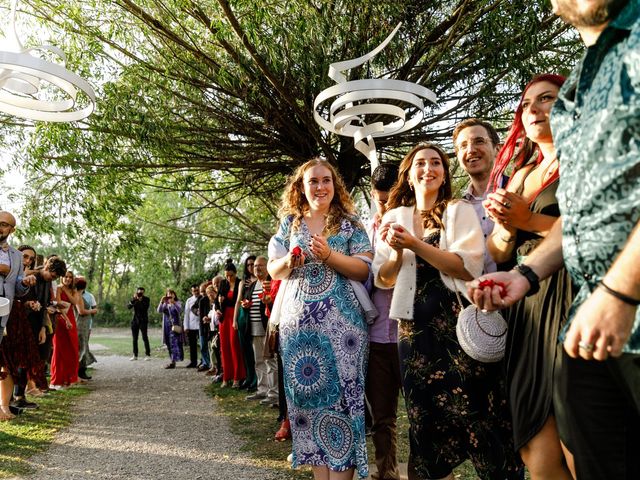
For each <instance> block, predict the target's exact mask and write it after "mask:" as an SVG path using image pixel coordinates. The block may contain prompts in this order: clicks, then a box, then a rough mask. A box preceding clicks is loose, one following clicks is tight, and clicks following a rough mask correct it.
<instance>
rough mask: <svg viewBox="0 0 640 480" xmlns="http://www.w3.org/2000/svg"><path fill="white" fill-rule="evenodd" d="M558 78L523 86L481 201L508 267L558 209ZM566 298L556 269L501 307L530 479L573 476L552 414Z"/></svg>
mask: <svg viewBox="0 0 640 480" xmlns="http://www.w3.org/2000/svg"><path fill="white" fill-rule="evenodd" d="M563 82H564V78H563V77H561V76H559V75H540V76H538V77H536V78H534V79H533V80H532V81H531V82H530V83H529V84H528V85H527V87H526V88H525V90H524V93H523V94H522V99H521V100H520V104H519V106H518V109H517V110H516V116H515V119H514V122H513V125H512V126H511V129H510V131H509V134H508V136H507V140H506V141H505V145H504V147H503V148H502V149H501V150H500V152H499V153H498V157H497V159H496V164H495V167H494V170H493V172H492V175H491V179H492V183H493V184H495V179H498V178H500V177H501V176H502V174H503V173H505V171H506V170H507V168H509V167H510V165H513V172H512V174H511V180H510V182H509V184H508V185H507V187H506V189H501V188H498V189H496V191H495V192H494V193H491V194H489V196H488V198H487V200H486V202H485V208H486V210H487V212H488V214H489V215H490V216H491V217H492V218H493V219H494V221H495V228H494V230H493V233H492V235H491V236H490V237H489V239H488V240H487V248H488V250H489V252H490V253H491V255H492V257H493V258H494V260H495V261H496V263H498V264H503V267H506V268H510V267H512V266H514V265H515V264H518V263H521V262H522V261H523V260H524V259H525V258H526V256H527V255H528V254H529V253H530V252H531V251H532V250H533V249H534V248H535V247H536V246H537V245H538V244H539V243H540V242H541V241H542V240H543V238H544V237H545V235H546V234H547V232H548V231H549V230H550V229H551V227H552V226H553V224H554V223H555V222H556V220H557V219H558V217H559V216H560V211H559V209H558V201H557V199H556V196H555V192H556V189H557V187H558V177H559V172H558V160H557V158H556V154H555V148H554V146H553V138H552V137H551V128H550V125H549V115H550V112H551V107H552V106H553V103H554V101H555V99H556V97H557V94H558V90H559V89H560V86H561V85H562V83H563ZM489 188H490V189H491V184H490V185H489ZM572 298H573V295H572V288H571V280H570V278H569V275H568V273H567V272H566V270H564V269H562V270H560V271H558V272H557V273H555V274H554V275H553V276H552V277H550V278H548V279H546V280H544V281H541V282H540V290H539V291H538V292H537V293H536V294H534V295H532V296H530V297H527V298H524V299H523V300H521V301H520V302H518V303H516V304H515V305H513V306H512V307H511V308H510V309H509V310H508V312H507V314H506V316H507V322H508V323H509V329H508V334H507V351H506V355H505V364H506V371H507V382H508V383H507V385H508V393H509V406H510V408H511V414H512V419H513V433H514V444H515V447H516V449H518V451H519V452H520V455H521V456H522V459H523V460H524V463H525V464H526V466H527V468H528V469H529V472H530V474H531V478H532V479H533V480H538V479H554V480H555V479H561V480H562V479H566V480H569V479H571V474H570V472H569V468H568V465H567V464H568V463H569V464H570V454H569V453H568V452H566V454H567V460H569V461H565V458H564V455H563V449H562V447H561V443H560V439H559V437H558V431H557V428H556V423H555V419H554V409H553V380H554V372H555V371H556V370H557V368H558V362H559V361H560V358H561V357H562V355H561V349H562V345H561V344H559V343H558V334H559V332H560V329H561V327H562V325H563V324H564V322H565V320H566V318H567V312H568V309H569V306H570V305H571V302H572Z"/></svg>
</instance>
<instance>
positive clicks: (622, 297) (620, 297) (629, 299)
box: [598, 280, 640, 307]
mask: <svg viewBox="0 0 640 480" xmlns="http://www.w3.org/2000/svg"><path fill="white" fill-rule="evenodd" d="M598 285H599V286H601V287H602V289H603V290H604V291H605V292H607V293H608V294H609V295H611V296H613V297H616V298H617V299H618V300H621V301H623V302H624V303H626V304H627V305H631V306H633V307H637V306H638V305H640V300H636V299H635V298H632V297H630V296H628V295H625V294H624V293H620V292H618V291H617V290H614V289H613V288H611V287H608V286H607V285H605V283H604V282H603V281H602V280H601V281H600V283H598Z"/></svg>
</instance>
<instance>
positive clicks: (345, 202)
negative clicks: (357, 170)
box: [278, 157, 359, 236]
mask: <svg viewBox="0 0 640 480" xmlns="http://www.w3.org/2000/svg"><path fill="white" fill-rule="evenodd" d="M318 165H320V166H322V167H325V168H327V169H328V170H329V171H330V172H331V177H332V180H333V191H334V193H333V199H332V200H331V205H330V206H329V213H328V214H327V218H326V222H325V227H324V231H323V232H322V233H323V235H326V236H330V235H335V234H336V233H338V232H339V231H340V223H341V222H342V220H343V219H347V220H350V221H352V222H358V223H359V221H358V217H357V215H356V208H355V205H354V204H353V200H351V196H350V195H349V192H348V191H347V187H346V186H345V184H344V181H343V180H342V177H341V176H340V175H339V174H338V171H337V170H336V169H335V167H334V166H333V165H331V163H329V162H328V161H326V160H323V159H321V158H319V157H316V158H312V159H311V160H309V161H307V162H305V163H303V164H302V165H300V166H299V167H298V168H296V170H295V172H293V174H292V175H291V176H290V177H289V179H288V180H287V185H286V186H285V189H284V192H283V193H282V204H281V205H280V210H279V212H278V213H279V215H280V216H281V217H286V216H289V215H292V216H293V222H292V224H291V229H292V231H296V230H298V229H299V228H300V222H301V220H302V217H303V216H304V214H305V213H306V212H308V211H309V202H308V201H307V197H305V195H304V186H303V184H302V181H303V177H304V174H305V173H306V171H307V170H309V169H310V168H312V167H315V166H318Z"/></svg>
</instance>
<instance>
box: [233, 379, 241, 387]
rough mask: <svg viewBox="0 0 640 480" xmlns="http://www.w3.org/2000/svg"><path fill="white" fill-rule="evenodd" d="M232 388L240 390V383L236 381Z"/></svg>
mask: <svg viewBox="0 0 640 480" xmlns="http://www.w3.org/2000/svg"><path fill="white" fill-rule="evenodd" d="M231 388H240V382H239V381H237V380H236V381H235V382H233V385H231Z"/></svg>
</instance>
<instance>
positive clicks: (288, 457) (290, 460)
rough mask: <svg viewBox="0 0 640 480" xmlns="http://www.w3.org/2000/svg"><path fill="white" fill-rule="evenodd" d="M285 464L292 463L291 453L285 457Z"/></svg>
mask: <svg viewBox="0 0 640 480" xmlns="http://www.w3.org/2000/svg"><path fill="white" fill-rule="evenodd" d="M287 462H289V463H293V452H291V453H290V454H289V455H287Z"/></svg>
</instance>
